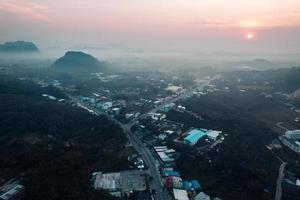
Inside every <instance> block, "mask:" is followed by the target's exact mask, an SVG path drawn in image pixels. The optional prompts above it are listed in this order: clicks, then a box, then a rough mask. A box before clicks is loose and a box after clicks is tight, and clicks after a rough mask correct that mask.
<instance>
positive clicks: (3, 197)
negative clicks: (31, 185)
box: [0, 181, 25, 200]
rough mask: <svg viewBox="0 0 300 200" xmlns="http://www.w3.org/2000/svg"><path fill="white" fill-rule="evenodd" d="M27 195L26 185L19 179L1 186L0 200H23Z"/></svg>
mask: <svg viewBox="0 0 300 200" xmlns="http://www.w3.org/2000/svg"><path fill="white" fill-rule="evenodd" d="M24 196H25V187H24V186H23V185H21V184H19V182H18V181H13V182H9V183H7V184H5V185H3V186H2V187H1V188H0V200H21V199H23V198H24Z"/></svg>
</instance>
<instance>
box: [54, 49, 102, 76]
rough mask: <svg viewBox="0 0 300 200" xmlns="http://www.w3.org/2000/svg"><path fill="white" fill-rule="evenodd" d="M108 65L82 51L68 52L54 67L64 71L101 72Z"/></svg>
mask: <svg viewBox="0 0 300 200" xmlns="http://www.w3.org/2000/svg"><path fill="white" fill-rule="evenodd" d="M106 65H107V64H106V63H105V62H101V61H99V60H98V59H97V58H95V57H93V56H91V55H89V54H86V53H84V52H81V51H68V52H66V53H65V55H64V56H63V57H61V58H59V59H57V60H56V61H55V62H54V64H53V65H52V67H53V68H56V69H59V70H63V71H68V72H72V71H83V70H85V71H88V72H90V71H99V70H104V69H105V68H106Z"/></svg>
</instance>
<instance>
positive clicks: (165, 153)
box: [154, 146, 175, 166]
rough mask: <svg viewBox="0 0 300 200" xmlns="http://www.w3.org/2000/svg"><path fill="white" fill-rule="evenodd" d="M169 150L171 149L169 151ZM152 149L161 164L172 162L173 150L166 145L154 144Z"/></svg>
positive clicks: (170, 163)
mask: <svg viewBox="0 0 300 200" xmlns="http://www.w3.org/2000/svg"><path fill="white" fill-rule="evenodd" d="M169 150H171V152H170V151H169ZM154 151H155V152H156V154H157V156H158V157H159V159H160V161H161V163H162V164H163V165H166V166H168V165H173V164H174V158H173V155H174V152H173V150H172V149H168V147H167V146H155V147H154ZM174 151H175V150H174Z"/></svg>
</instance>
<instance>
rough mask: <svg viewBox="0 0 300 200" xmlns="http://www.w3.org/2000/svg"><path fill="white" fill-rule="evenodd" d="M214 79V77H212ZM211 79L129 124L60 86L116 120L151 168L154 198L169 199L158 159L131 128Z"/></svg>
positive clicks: (74, 99) (96, 111)
mask: <svg viewBox="0 0 300 200" xmlns="http://www.w3.org/2000/svg"><path fill="white" fill-rule="evenodd" d="M211 80H213V79H211ZM211 80H208V81H207V82H206V83H203V84H202V85H201V86H200V87H198V88H195V89H189V90H187V91H186V92H184V93H182V94H180V95H179V96H177V97H174V98H171V99H170V100H168V101H164V102H162V104H160V105H159V106H157V107H155V108H153V109H152V110H150V111H148V112H146V113H144V114H142V115H140V116H138V117H137V118H135V119H133V120H132V121H130V122H129V123H127V124H123V123H121V122H119V121H118V120H116V119H114V118H113V117H111V116H110V115H108V114H107V113H105V112H101V111H99V110H98V109H96V108H95V107H92V106H90V105H88V104H86V103H83V102H81V101H80V100H79V99H78V98H76V97H73V96H71V95H70V94H68V93H66V92H65V91H64V89H63V88H61V87H58V88H59V89H61V90H62V91H63V92H64V93H65V94H66V95H67V96H68V97H69V98H70V99H71V100H72V101H73V102H75V103H79V104H81V105H83V106H85V107H87V108H88V109H90V110H92V111H94V112H95V113H96V114H98V115H102V116H105V117H106V118H108V119H109V120H112V121H113V122H115V123H116V124H117V125H119V126H120V127H121V128H122V129H123V132H124V133H126V134H127V137H128V140H129V141H130V143H131V144H132V146H133V147H134V148H135V150H136V151H137V152H139V154H140V155H141V157H142V158H143V160H144V162H145V164H146V165H147V166H148V168H149V172H150V175H151V176H152V180H151V183H150V185H151V186H150V187H151V189H155V191H156V194H155V195H154V199H156V200H169V199H172V197H171V196H170V194H169V193H168V191H167V190H166V189H165V188H164V186H163V185H162V183H161V177H160V173H159V169H158V168H157V166H156V159H155V158H154V156H153V154H152V153H151V151H150V150H149V149H148V148H147V147H146V144H145V143H143V142H142V141H141V140H140V139H139V138H138V137H137V136H136V134H135V133H133V132H132V131H131V128H132V126H133V125H134V124H136V123H137V122H138V121H139V120H140V119H142V118H144V117H146V116H147V115H149V113H155V112H157V111H158V110H160V109H162V108H163V107H164V106H166V105H167V104H170V103H173V102H176V101H178V100H180V99H182V98H185V97H186V96H188V95H190V94H192V93H193V92H194V91H195V90H196V89H197V90H199V89H200V90H203V88H204V87H205V86H206V85H208V84H209V83H210V81H211Z"/></svg>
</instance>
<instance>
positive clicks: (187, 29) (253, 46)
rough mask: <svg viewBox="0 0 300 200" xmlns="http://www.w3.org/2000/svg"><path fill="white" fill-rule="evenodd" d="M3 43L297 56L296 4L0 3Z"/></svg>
mask: <svg viewBox="0 0 300 200" xmlns="http://www.w3.org/2000/svg"><path fill="white" fill-rule="evenodd" d="M0 27H1V31H0V42H5V41H15V40H27V41H33V42H35V43H36V44H38V46H40V47H42V48H47V47H59V46H76V45H77V46H78V45H81V46H97V47H101V46H103V47H104V46H107V45H122V46H126V47H130V48H138V49H151V50H162V51H163V50H166V51H168V50H170V51H171V50H174V51H175V50H179V51H215V52H223V51H224V52H225V51H226V52H283V53H299V52H300V1H299V0H209V1H202V0H0Z"/></svg>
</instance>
